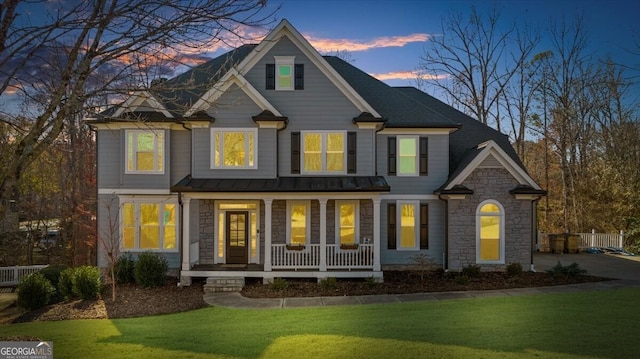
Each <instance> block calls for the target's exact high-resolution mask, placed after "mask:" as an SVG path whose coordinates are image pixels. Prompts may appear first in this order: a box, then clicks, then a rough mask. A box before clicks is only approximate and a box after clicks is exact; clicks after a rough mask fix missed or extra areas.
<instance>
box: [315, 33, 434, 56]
mask: <svg viewBox="0 0 640 359" xmlns="http://www.w3.org/2000/svg"><path fill="white" fill-rule="evenodd" d="M304 37H305V38H306V39H307V40H308V41H309V43H311V45H312V46H313V47H315V48H316V50H318V51H320V52H331V51H344V50H346V51H351V52H354V51H367V50H371V49H378V48H384V47H403V46H405V45H407V44H409V43H412V42H425V41H428V40H429V38H430V37H431V35H429V34H411V35H405V36H384V37H378V38H375V39H373V40H370V41H360V40H350V39H323V38H315V37H313V36H311V35H304Z"/></svg>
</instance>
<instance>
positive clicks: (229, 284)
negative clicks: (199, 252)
mask: <svg viewBox="0 0 640 359" xmlns="http://www.w3.org/2000/svg"><path fill="white" fill-rule="evenodd" d="M242 287H244V277H209V278H207V283H206V284H205V285H204V292H205V293H219V292H239V291H241V290H242Z"/></svg>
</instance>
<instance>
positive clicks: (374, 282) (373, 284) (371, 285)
mask: <svg viewBox="0 0 640 359" xmlns="http://www.w3.org/2000/svg"><path fill="white" fill-rule="evenodd" d="M365 283H367V287H369V288H374V287H376V286H377V285H378V280H377V279H376V278H375V277H373V276H371V277H367V279H366V282H365Z"/></svg>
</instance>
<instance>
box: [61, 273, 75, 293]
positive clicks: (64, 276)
mask: <svg viewBox="0 0 640 359" xmlns="http://www.w3.org/2000/svg"><path fill="white" fill-rule="evenodd" d="M75 273H76V269H75V268H67V269H65V270H63V271H62V272H60V276H59V277H58V293H59V295H60V296H61V297H62V298H64V299H69V298H72V297H73V276H74V275H75Z"/></svg>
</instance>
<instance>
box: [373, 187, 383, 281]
mask: <svg viewBox="0 0 640 359" xmlns="http://www.w3.org/2000/svg"><path fill="white" fill-rule="evenodd" d="M381 245H382V243H380V199H379V198H374V199H373V270H374V271H380V250H381V248H380V246H381Z"/></svg>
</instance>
